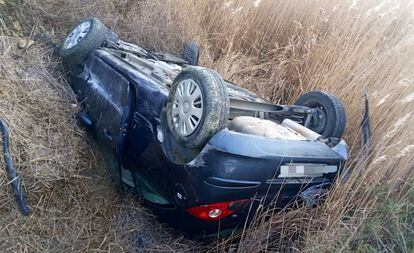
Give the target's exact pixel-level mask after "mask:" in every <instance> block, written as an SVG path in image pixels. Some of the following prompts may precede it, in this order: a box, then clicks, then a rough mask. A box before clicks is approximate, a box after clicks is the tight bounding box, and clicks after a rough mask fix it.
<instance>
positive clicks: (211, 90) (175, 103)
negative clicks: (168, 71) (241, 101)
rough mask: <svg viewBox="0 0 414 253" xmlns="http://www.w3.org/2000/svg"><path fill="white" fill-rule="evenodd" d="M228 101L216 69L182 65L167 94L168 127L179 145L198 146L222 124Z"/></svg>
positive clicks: (202, 144) (227, 112) (225, 116)
mask: <svg viewBox="0 0 414 253" xmlns="http://www.w3.org/2000/svg"><path fill="white" fill-rule="evenodd" d="M229 103H230V102H229V96H228V93H227V89H226V86H225V85H224V81H223V79H222V78H221V77H220V75H219V74H218V73H217V72H215V71H214V70H211V69H207V68H201V67H188V68H185V69H184V70H183V71H182V72H181V73H180V74H179V75H178V76H177V77H176V78H175V80H174V82H173V84H172V87H171V91H170V94H169V96H168V100H167V105H166V109H167V110H166V111H167V121H168V127H169V129H170V131H171V133H172V135H173V136H174V137H175V139H176V140H177V142H178V143H179V144H181V145H183V146H184V147H187V148H200V147H202V146H204V145H205V143H206V142H207V141H208V140H209V139H210V138H211V137H212V136H213V135H214V134H215V133H216V132H218V131H220V130H221V129H223V128H224V127H225V126H226V124H227V120H228V118H229Z"/></svg>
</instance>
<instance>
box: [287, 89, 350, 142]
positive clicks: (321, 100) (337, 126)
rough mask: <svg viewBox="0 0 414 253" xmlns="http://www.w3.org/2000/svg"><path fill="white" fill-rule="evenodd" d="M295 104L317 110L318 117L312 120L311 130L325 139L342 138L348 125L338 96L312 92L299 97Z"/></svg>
mask: <svg viewBox="0 0 414 253" xmlns="http://www.w3.org/2000/svg"><path fill="white" fill-rule="evenodd" d="M295 104H296V105H301V106H307V107H310V108H314V109H316V111H317V113H316V117H313V118H312V119H311V122H310V124H309V126H308V127H309V129H311V130H313V131H315V132H317V133H319V134H321V135H322V136H324V137H336V138H341V137H342V135H343V133H344V131H345V125H346V117H345V109H344V106H343V105H342V103H341V101H339V99H338V98H337V97H336V96H334V95H332V94H329V93H326V92H322V91H311V92H308V93H305V94H303V95H302V96H301V97H299V99H298V100H297V101H296V103H295Z"/></svg>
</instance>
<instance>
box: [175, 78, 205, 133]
mask: <svg viewBox="0 0 414 253" xmlns="http://www.w3.org/2000/svg"><path fill="white" fill-rule="evenodd" d="M171 113H172V119H173V124H174V129H175V131H176V132H177V133H178V134H179V135H180V136H183V137H185V136H189V135H191V134H192V133H194V131H195V130H196V129H197V127H198V125H199V124H200V122H201V119H202V117H203V95H202V93H201V89H200V86H199V85H198V84H197V83H196V82H194V81H193V80H190V79H186V80H183V81H181V82H180V83H178V85H177V89H176V91H175V94H174V102H173V106H172V112H171Z"/></svg>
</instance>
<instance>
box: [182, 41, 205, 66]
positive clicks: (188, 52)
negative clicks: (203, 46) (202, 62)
mask: <svg viewBox="0 0 414 253" xmlns="http://www.w3.org/2000/svg"><path fill="white" fill-rule="evenodd" d="M181 57H182V58H183V60H185V61H186V62H187V63H188V64H189V65H192V66H197V65H198V59H199V58H200V47H199V46H198V45H197V43H195V42H188V43H186V44H185V45H184V48H183V51H182V52H181Z"/></svg>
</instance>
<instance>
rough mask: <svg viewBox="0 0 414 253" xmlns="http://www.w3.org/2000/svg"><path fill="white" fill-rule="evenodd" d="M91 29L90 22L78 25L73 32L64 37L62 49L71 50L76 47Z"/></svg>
mask: <svg viewBox="0 0 414 253" xmlns="http://www.w3.org/2000/svg"><path fill="white" fill-rule="evenodd" d="M90 29H91V22H90V21H85V22H82V23H81V24H80V25H78V26H77V27H76V28H75V29H73V31H72V32H71V33H70V34H69V35H68V37H66V39H65V41H64V42H63V48H65V49H71V48H72V47H74V46H76V45H77V44H79V42H81V41H82V40H83V39H84V38H85V36H86V34H88V32H89V30H90Z"/></svg>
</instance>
